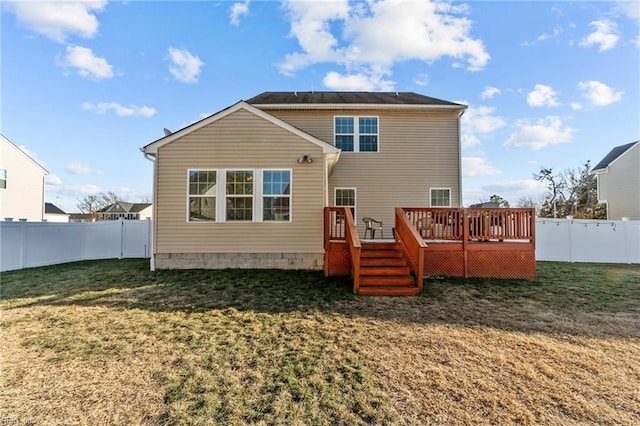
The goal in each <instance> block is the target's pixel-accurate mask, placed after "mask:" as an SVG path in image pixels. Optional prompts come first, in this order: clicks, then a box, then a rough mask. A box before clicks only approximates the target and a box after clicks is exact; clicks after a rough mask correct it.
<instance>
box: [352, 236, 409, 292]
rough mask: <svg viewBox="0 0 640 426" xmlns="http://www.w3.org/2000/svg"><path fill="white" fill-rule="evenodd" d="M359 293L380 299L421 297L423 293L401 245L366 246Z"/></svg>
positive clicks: (363, 250)
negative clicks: (412, 273)
mask: <svg viewBox="0 0 640 426" xmlns="http://www.w3.org/2000/svg"><path fill="white" fill-rule="evenodd" d="M358 293H359V294H368V295H376V296H414V295H417V294H420V289H419V288H418V286H417V285H416V281H415V279H414V277H413V276H411V269H410V268H409V266H408V265H407V261H406V259H405V258H404V257H403V256H402V251H401V250H400V247H399V245H398V244H397V243H394V242H363V243H362V250H361V251H360V287H359V289H358Z"/></svg>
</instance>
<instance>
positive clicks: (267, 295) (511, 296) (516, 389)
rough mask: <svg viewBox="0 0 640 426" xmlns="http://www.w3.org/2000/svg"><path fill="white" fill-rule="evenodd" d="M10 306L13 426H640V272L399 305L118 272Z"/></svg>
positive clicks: (7, 409)
mask: <svg viewBox="0 0 640 426" xmlns="http://www.w3.org/2000/svg"><path fill="white" fill-rule="evenodd" d="M0 294H1V296H2V299H1V300H0V307H1V308H2V316H1V327H2V337H1V342H2V344H1V347H0V355H1V361H2V364H1V368H2V376H1V387H0V421H3V422H5V423H6V422H7V421H14V422H16V423H12V424H28V423H30V422H31V423H32V424H43V425H44V424H47V425H56V424H60V425H63V424H64V425H71V424H91V425H103V424H104V425H106V424H108V425H136V424H150V425H182V424H186V425H190V424H193V425H206V424H225V425H234V424H264V425H273V424H282V425H296V424H300V425H340V424H343V425H358V424H393V425H395V424H407V425H416V424H469V425H477V424H492V425H493V424H563V425H564V424H628V425H631V424H640V390H639V389H640V266H638V265H596V264H568V263H554V262H542V263H539V264H538V279H537V280H535V281H507V280H478V279H470V280H461V279H456V280H447V279H444V280H427V281H425V291H424V294H423V295H422V296H418V297H406V298H386V297H363V296H354V295H353V294H352V293H351V288H350V284H349V281H348V280H346V279H344V280H343V279H332V280H325V279H324V278H323V276H322V274H321V273H317V272H303V271H247V270H223V271H158V272H149V270H148V261H146V260H136V259H134V260H108V261H91V262H78V263H70V264H65V265H57V266H52V267H43V268H34V269H27V270H22V271H14V272H8V273H3V274H2V277H1V289H0ZM5 423H3V424H5Z"/></svg>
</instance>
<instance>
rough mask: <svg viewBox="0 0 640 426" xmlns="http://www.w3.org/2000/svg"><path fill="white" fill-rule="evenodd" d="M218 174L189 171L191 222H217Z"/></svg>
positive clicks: (214, 172)
mask: <svg viewBox="0 0 640 426" xmlns="http://www.w3.org/2000/svg"><path fill="white" fill-rule="evenodd" d="M217 181H218V172H217V171H215V170H189V221H201V220H213V221H215V220H216V196H217V191H218V185H217Z"/></svg>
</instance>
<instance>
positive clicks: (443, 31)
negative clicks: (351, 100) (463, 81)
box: [279, 0, 490, 76]
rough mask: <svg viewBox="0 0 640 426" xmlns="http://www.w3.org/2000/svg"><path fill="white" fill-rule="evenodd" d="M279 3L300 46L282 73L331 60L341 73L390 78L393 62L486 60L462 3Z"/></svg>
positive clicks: (475, 63) (480, 63)
mask: <svg viewBox="0 0 640 426" xmlns="http://www.w3.org/2000/svg"><path fill="white" fill-rule="evenodd" d="M283 7H284V9H285V10H286V12H287V19H288V20H289V22H290V24H291V32H290V34H291V36H292V37H295V38H296V39H297V41H298V44H299V45H300V51H298V52H294V53H290V54H288V55H286V56H285V58H284V59H283V61H282V62H281V63H280V64H279V69H280V71H281V72H282V73H283V74H285V75H292V74H294V73H295V72H296V71H297V70H300V69H303V68H305V67H308V66H310V65H313V64H316V63H335V64H338V65H340V66H344V67H345V69H346V72H345V73H344V75H357V74H370V75H372V76H379V75H387V76H388V75H391V70H392V68H393V65H394V64H396V63H399V62H405V61H411V60H419V61H424V62H427V63H431V62H434V61H436V60H438V59H440V58H444V57H449V58H452V59H454V60H456V61H458V60H466V62H467V69H468V70H470V71H477V70H481V69H483V68H484V67H485V66H486V64H487V62H488V61H489V59H490V56H489V54H488V53H487V51H486V48H485V46H484V44H483V42H482V40H480V39H476V38H473V37H472V36H471V35H470V33H471V27H472V21H470V20H469V19H467V18H466V17H465V16H464V14H465V13H466V7H464V6H455V5H452V4H449V3H446V2H441V3H438V2H433V1H427V0H421V1H412V2H398V1H393V0H379V1H370V2H352V3H350V2H348V0H337V1H329V2H326V1H293V0H287V1H285V2H284V6H283ZM384 28H392V29H393V31H382V30H381V29H384ZM408 40H410V41H411V42H408Z"/></svg>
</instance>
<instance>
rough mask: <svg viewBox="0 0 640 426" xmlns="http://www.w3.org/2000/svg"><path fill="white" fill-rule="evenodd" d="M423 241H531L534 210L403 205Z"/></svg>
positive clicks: (533, 226) (532, 239) (532, 237)
mask: <svg viewBox="0 0 640 426" xmlns="http://www.w3.org/2000/svg"><path fill="white" fill-rule="evenodd" d="M402 210H403V211H404V214H405V216H406V217H407V218H408V220H409V222H410V223H411V224H412V225H413V227H414V228H415V229H416V230H417V231H418V233H419V234H420V236H421V237H422V238H423V239H426V240H468V241H474V240H475V241H486V240H498V241H504V240H528V241H529V242H534V239H535V235H534V232H535V231H534V230H535V211H534V210H533V209H518V208H516V209H512V208H468V209H462V208H435V207H434V208H426V207H425V208H403V209H402Z"/></svg>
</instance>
